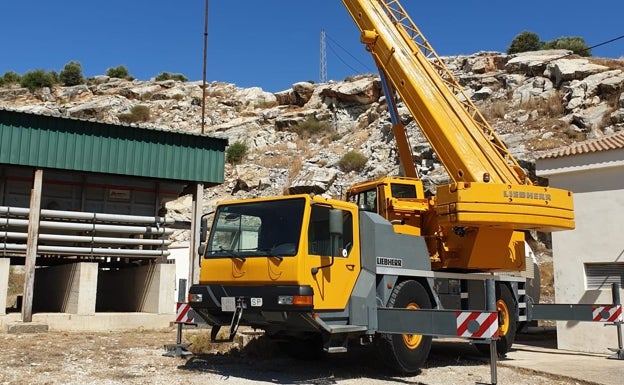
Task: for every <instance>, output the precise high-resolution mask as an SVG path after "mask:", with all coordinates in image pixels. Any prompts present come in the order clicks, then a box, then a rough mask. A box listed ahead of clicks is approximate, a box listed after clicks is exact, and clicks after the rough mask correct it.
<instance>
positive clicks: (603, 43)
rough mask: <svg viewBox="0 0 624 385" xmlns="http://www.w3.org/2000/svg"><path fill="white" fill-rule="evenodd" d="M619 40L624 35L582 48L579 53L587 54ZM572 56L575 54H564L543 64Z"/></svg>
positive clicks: (623, 37)
mask: <svg viewBox="0 0 624 385" xmlns="http://www.w3.org/2000/svg"><path fill="white" fill-rule="evenodd" d="M620 39H624V35H621V36H618V37H614V38H613V39H609V40H607V41H603V42H602V43H598V44H596V45H592V46H591V47H587V48H583V49H582V50H581V52H584V51H588V52H589V51H591V50H592V49H594V48H596V47H600V46H603V45H606V44H609V43H613V42H614V41H617V40H620ZM574 54H576V52H570V53H568V54H565V55H563V56H559V57H556V58H554V59H550V60H547V61H546V62H544V64H548V63H550V62H552V61H555V60H559V59H563V58H566V57H568V56H572V55H574Z"/></svg>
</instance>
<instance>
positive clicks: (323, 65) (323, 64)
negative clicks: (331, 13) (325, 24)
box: [319, 29, 327, 83]
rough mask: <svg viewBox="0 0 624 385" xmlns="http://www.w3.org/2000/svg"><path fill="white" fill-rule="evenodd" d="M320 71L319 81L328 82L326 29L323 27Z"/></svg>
mask: <svg viewBox="0 0 624 385" xmlns="http://www.w3.org/2000/svg"><path fill="white" fill-rule="evenodd" d="M320 68H321V69H320V71H319V82H320V83H327V55H326V53H325V30H324V29H321V67H320Z"/></svg>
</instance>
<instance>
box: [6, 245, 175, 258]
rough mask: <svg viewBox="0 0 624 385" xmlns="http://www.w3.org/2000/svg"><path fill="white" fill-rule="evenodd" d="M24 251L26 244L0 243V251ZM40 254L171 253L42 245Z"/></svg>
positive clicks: (162, 254) (114, 255)
mask: <svg viewBox="0 0 624 385" xmlns="http://www.w3.org/2000/svg"><path fill="white" fill-rule="evenodd" d="M2 249H6V250H8V251H26V245H22V244H15V243H0V251H2ZM37 252H38V253H40V254H48V253H49V254H65V255H85V256H88V255H95V256H104V257H106V256H108V257H120V256H121V257H166V256H169V255H170V254H171V253H170V252H169V250H138V249H107V248H91V247H68V246H43V245H40V246H39V247H38V248H37Z"/></svg>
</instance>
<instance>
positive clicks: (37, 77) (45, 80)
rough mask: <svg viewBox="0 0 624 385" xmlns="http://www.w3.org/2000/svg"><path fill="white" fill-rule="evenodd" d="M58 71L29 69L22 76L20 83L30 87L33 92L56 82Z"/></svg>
mask: <svg viewBox="0 0 624 385" xmlns="http://www.w3.org/2000/svg"><path fill="white" fill-rule="evenodd" d="M57 78H58V75H57V74H56V72H45V71H44V70H42V69H38V70H34V71H28V72H26V73H25V74H24V75H23V76H22V77H20V85H21V86H22V87H26V88H28V89H29V90H30V91H31V92H32V91H34V90H36V89H39V88H43V87H52V86H53V85H54V84H55V83H56V79H57Z"/></svg>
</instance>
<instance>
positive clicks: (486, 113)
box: [479, 100, 507, 122]
mask: <svg viewBox="0 0 624 385" xmlns="http://www.w3.org/2000/svg"><path fill="white" fill-rule="evenodd" d="M479 111H481V114H482V115H483V117H484V118H485V120H487V121H492V122H493V121H495V120H497V119H503V118H504V117H505V114H506V112H507V103H506V102H505V101H504V100H497V101H495V102H493V103H491V104H490V105H489V106H487V107H486V108H480V109H479Z"/></svg>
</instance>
